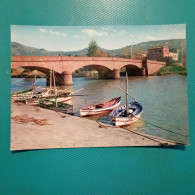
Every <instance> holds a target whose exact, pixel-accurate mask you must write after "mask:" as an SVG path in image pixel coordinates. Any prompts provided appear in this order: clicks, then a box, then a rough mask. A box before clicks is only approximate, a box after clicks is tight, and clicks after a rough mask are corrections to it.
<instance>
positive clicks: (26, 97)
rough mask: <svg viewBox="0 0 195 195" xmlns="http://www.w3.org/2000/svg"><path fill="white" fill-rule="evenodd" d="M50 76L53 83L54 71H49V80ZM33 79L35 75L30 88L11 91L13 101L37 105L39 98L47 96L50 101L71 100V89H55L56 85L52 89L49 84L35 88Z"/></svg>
mask: <svg viewBox="0 0 195 195" xmlns="http://www.w3.org/2000/svg"><path fill="white" fill-rule="evenodd" d="M52 74H53V75H52ZM52 77H53V83H54V84H55V77H54V72H53V71H50V80H51V79H52ZM35 81H36V75H35V78H34V81H33V87H32V89H29V90H25V91H21V92H16V93H13V94H12V96H11V98H12V99H13V100H14V101H15V102H22V103H25V104H29V105H38V104H39V99H40V98H48V99H50V100H51V101H56V100H57V102H68V101H70V100H71V90H68V89H57V88H56V87H54V89H53V88H52V87H51V85H50V88H43V89H41V90H40V89H39V90H36V89H35ZM56 97H57V99H56Z"/></svg>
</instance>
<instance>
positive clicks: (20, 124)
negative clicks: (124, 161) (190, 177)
mask: <svg viewBox="0 0 195 195" xmlns="http://www.w3.org/2000/svg"><path fill="white" fill-rule="evenodd" d="M22 115H23V116H22ZM11 117H12V120H11V150H28V149H46V148H76V147H109V146H110V147H114V146H158V145H161V144H169V145H175V144H176V143H174V142H171V141H168V140H163V139H156V137H147V136H146V135H144V134H140V135H139V134H137V133H134V132H131V131H128V130H125V129H122V128H114V127H112V126H111V127H107V128H100V127H99V124H98V123H97V122H96V121H92V120H89V119H86V118H79V117H76V116H70V115H68V116H66V117H61V116H60V115H59V114H58V113H56V112H54V111H50V110H47V109H42V108H38V109H35V107H32V106H29V105H18V104H16V103H12V113H11ZM18 118H19V119H20V120H17V119H18ZM14 119H15V120H14ZM21 119H22V120H21ZM36 119H38V120H41V119H46V120H45V121H46V123H47V124H45V125H38V124H37V123H40V122H43V123H44V122H45V121H44V120H42V121H36Z"/></svg>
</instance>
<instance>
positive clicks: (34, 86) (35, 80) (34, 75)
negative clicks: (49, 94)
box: [31, 73, 36, 95]
mask: <svg viewBox="0 0 195 195" xmlns="http://www.w3.org/2000/svg"><path fill="white" fill-rule="evenodd" d="M35 81H36V73H35V75H34V80H33V87H32V93H31V94H32V95H33V93H34V89H35Z"/></svg>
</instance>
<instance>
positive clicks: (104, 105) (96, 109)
mask: <svg viewBox="0 0 195 195" xmlns="http://www.w3.org/2000/svg"><path fill="white" fill-rule="evenodd" d="M120 101H121V97H118V98H114V99H112V100H108V101H104V102H100V103H97V104H93V105H91V106H87V107H85V108H82V109H80V116H81V117H83V116H94V115H100V114H105V113H109V112H111V111H112V110H113V109H115V108H117V107H119V106H120Z"/></svg>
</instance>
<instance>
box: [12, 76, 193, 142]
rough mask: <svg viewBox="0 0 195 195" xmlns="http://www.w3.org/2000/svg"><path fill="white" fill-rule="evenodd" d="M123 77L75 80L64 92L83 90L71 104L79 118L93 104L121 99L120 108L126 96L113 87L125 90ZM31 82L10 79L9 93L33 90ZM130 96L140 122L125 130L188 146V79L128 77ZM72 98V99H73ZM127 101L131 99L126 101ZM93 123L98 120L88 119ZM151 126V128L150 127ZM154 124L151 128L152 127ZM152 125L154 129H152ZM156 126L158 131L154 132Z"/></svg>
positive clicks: (103, 119) (41, 81) (105, 118)
mask: <svg viewBox="0 0 195 195" xmlns="http://www.w3.org/2000/svg"><path fill="white" fill-rule="evenodd" d="M123 81H124V77H121V79H115V80H114V79H110V80H98V79H91V78H74V79H73V83H74V85H72V86H67V88H69V89H71V90H72V91H76V90H78V89H80V88H84V90H82V91H79V92H78V93H76V94H77V95H83V96H73V97H72V104H73V105H74V108H75V109H76V112H75V115H77V116H79V109H80V108H81V107H85V106H88V105H91V104H94V103H98V102H101V101H104V100H109V99H112V98H113V97H119V96H122V100H121V104H125V94H124V93H123V92H121V91H120V90H119V89H118V88H116V87H115V85H118V86H120V87H122V85H123V88H125V83H124V82H123ZM32 82H33V78H25V79H21V78H12V86H11V91H12V92H14V91H21V90H24V89H28V88H29V86H32ZM45 85H46V81H45V79H44V78H40V79H37V81H36V86H42V87H45ZM129 91H130V94H131V95H133V96H134V97H136V100H137V101H138V102H139V103H141V104H142V106H143V109H144V111H143V115H142V119H143V120H144V121H146V122H143V121H142V120H138V121H137V122H136V123H134V124H132V125H130V126H128V127H126V128H127V129H130V130H136V131H140V132H144V133H147V134H151V135H156V136H159V137H162V138H167V139H172V140H176V141H179V142H182V143H185V144H188V143H189V137H188V136H187V137H186V136H182V135H188V134H189V129H188V101H187V77H186V76H183V75H167V76H149V77H143V76H131V77H129ZM76 94H75V95H76ZM129 101H131V99H130V98H129ZM89 119H91V120H96V119H97V117H90V118H89ZM99 121H101V122H103V123H108V124H112V122H111V121H110V118H109V117H108V116H101V117H100V118H99ZM149 123H150V124H149ZM151 124H153V125H151ZM154 125H155V126H154ZM156 126H159V127H161V128H157V127H156Z"/></svg>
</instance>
